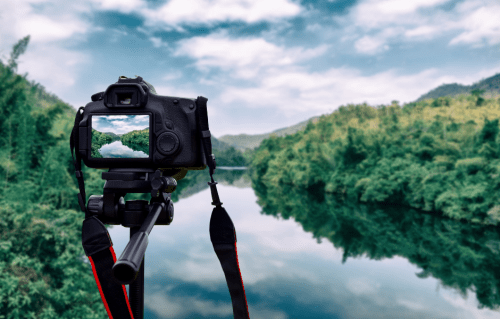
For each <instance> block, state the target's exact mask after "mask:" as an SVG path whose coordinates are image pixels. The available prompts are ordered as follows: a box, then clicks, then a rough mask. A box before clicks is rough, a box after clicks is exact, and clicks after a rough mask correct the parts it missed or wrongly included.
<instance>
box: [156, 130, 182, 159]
mask: <svg viewBox="0 0 500 319" xmlns="http://www.w3.org/2000/svg"><path fill="white" fill-rule="evenodd" d="M179 144H180V143H179V138H178V137H177V135H176V134H175V133H174V132H165V133H162V134H161V135H160V136H159V137H158V139H157V141H156V146H157V147H158V151H160V153H162V154H163V155H171V154H174V153H175V152H176V151H177V150H178V149H179Z"/></svg>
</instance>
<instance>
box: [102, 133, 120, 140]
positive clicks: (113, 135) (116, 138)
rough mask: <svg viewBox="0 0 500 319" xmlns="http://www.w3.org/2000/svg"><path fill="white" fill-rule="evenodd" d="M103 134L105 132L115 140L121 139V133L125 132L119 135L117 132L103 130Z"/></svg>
mask: <svg viewBox="0 0 500 319" xmlns="http://www.w3.org/2000/svg"><path fill="white" fill-rule="evenodd" d="M102 134H105V135H108V136H111V138H112V139H113V140H119V139H120V135H123V134H120V135H118V134H115V133H113V132H102Z"/></svg>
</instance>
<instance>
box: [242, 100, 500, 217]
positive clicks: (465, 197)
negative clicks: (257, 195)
mask: <svg viewBox="0 0 500 319" xmlns="http://www.w3.org/2000/svg"><path fill="white" fill-rule="evenodd" d="M474 93H475V94H472V95H469V96H464V95H462V96H459V97H457V98H450V97H440V98H437V99H429V100H425V101H420V102H415V103H409V104H405V105H404V106H403V107H401V106H399V105H398V103H397V101H393V103H392V104H391V105H381V106H378V107H372V106H369V105H367V104H360V105H348V106H342V107H340V108H339V109H338V110H337V111H335V112H333V113H332V114H329V115H324V116H322V117H321V118H320V119H319V121H318V122H317V123H315V124H313V123H309V124H308V125H307V127H306V129H305V130H304V131H300V132H297V133H296V134H294V135H289V136H285V137H271V138H269V139H267V140H264V141H263V142H262V144H261V145H260V147H259V148H258V149H257V150H256V152H255V155H254V157H253V160H252V164H251V166H252V174H253V176H252V178H253V181H254V182H253V184H254V186H255V187H258V188H263V189H265V190H266V191H268V192H271V193H274V194H275V195H276V196H280V195H281V194H280V191H281V190H282V189H283V186H284V185H293V186H295V187H299V188H303V189H308V190H311V191H314V192H326V193H332V194H335V195H336V196H337V197H339V198H341V199H344V200H350V201H352V200H354V201H360V202H367V203H393V204H398V205H403V206H408V207H412V208H415V209H420V210H424V211H432V212H440V213H443V214H444V215H445V216H448V217H450V218H453V219H465V220H468V221H471V222H477V223H489V224H495V225H496V224H498V222H500V199H499V197H498V191H499V190H500V179H499V176H500V159H499V158H500V148H499V146H498V142H500V140H499V139H500V136H499V125H498V119H499V118H500V101H499V100H497V99H483V98H481V96H480V94H477V92H474ZM479 93H480V92H479ZM278 198H279V197H278Z"/></svg>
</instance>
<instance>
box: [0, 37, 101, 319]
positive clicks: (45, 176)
mask: <svg viewBox="0 0 500 319" xmlns="http://www.w3.org/2000/svg"><path fill="white" fill-rule="evenodd" d="M28 40H29V38H28V37H27V38H25V39H23V40H21V41H20V42H19V43H18V44H17V45H16V46H15V47H14V50H13V53H12V55H11V56H12V57H13V59H14V58H15V57H17V56H19V54H21V53H22V52H23V51H24V49H25V48H26V45H27V43H28ZM39 91H40V88H38V87H37V86H33V85H30V84H29V83H28V81H26V79H25V77H22V76H20V75H17V74H15V61H14V60H12V59H11V63H9V65H4V64H3V63H0V269H1V271H0V287H1V288H0V289H1V293H0V318H5V319H7V318H68V319H69V318H106V317H107V316H106V311H105V310H104V306H103V304H102V301H101V300H100V296H99V292H98V290H97V289H96V285H95V281H94V279H93V276H92V272H91V268H90V265H89V264H88V263H84V259H83V258H82V256H84V252H83V248H82V246H81V222H82V220H83V218H84V216H83V213H81V211H80V209H79V207H78V202H77V201H76V194H77V193H78V191H77V189H76V185H77V184H76V178H75V177H74V166H73V163H72V159H71V153H70V150H69V143H68V141H69V136H70V132H71V129H72V126H73V123H74V117H73V118H71V116H70V114H73V116H74V114H75V110H74V109H72V108H71V107H70V106H69V105H67V104H64V103H62V102H60V101H57V102H56V103H41V102H40V101H37V100H36V99H35V97H36V96H44V95H45V94H40V93H39ZM94 171H95V170H94ZM96 173H97V172H96ZM96 173H93V172H90V170H88V169H86V168H84V174H85V176H86V186H87V192H93V193H97V194H98V193H102V186H103V183H102V180H100V176H99V175H98V173H97V174H96Z"/></svg>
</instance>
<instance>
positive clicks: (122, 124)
mask: <svg viewBox="0 0 500 319" xmlns="http://www.w3.org/2000/svg"><path fill="white" fill-rule="evenodd" d="M92 128H93V129H94V130H97V131H99V132H112V133H115V134H125V133H128V132H132V131H134V130H143V129H145V128H149V115H107V116H95V115H94V116H92Z"/></svg>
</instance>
